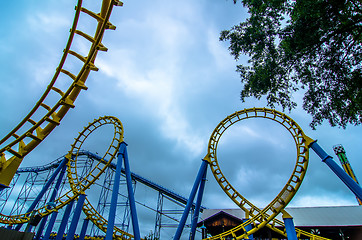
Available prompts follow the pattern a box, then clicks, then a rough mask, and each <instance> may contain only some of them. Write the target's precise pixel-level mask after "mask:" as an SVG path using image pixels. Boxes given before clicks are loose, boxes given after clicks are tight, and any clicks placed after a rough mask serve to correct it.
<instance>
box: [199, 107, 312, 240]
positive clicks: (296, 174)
mask: <svg viewBox="0 0 362 240" xmlns="http://www.w3.org/2000/svg"><path fill="white" fill-rule="evenodd" d="M248 118H265V119H269V120H272V121H275V122H277V123H279V124H281V125H282V126H283V127H285V128H286V129H287V130H288V131H289V133H290V134H291V135H292V137H293V139H294V142H295V145H296V149H297V159H296V164H295V167H294V170H293V173H292V175H291V177H290V178H289V180H288V182H287V184H286V185H285V186H284V188H283V189H282V190H281V191H280V193H279V194H278V195H277V196H276V197H275V198H274V199H273V200H272V201H271V202H270V203H269V204H268V205H267V206H266V207H265V208H264V209H259V208H257V207H256V206H254V205H253V204H252V203H251V202H249V201H248V200H247V199H246V198H244V197H243V196H242V195H241V194H240V193H239V192H238V191H236V190H235V188H234V187H233V186H232V185H231V184H230V183H229V182H228V180H227V179H226V177H225V176H224V174H223V173H222V171H221V169H220V167H219V163H218V160H217V153H216V152H217V146H218V142H219V140H220V137H221V136H222V134H223V133H224V132H225V131H226V130H227V129H228V128H229V127H230V126H232V125H233V124H235V123H236V122H239V121H242V120H245V119H248ZM312 141H313V140H312V139H311V138H309V137H308V136H306V135H305V134H304V133H303V130H302V129H301V128H300V127H299V125H298V124H297V123H296V122H295V121H294V120H293V119H291V118H290V117H288V116H287V115H285V114H283V113H281V112H278V111H276V110H272V109H267V108H251V109H244V110H242V111H238V112H235V113H234V114H231V115H229V116H227V117H226V118H225V119H224V120H222V121H221V122H220V123H219V125H218V126H217V127H216V128H215V130H214V131H213V133H212V134H211V137H210V140H209V145H208V153H207V155H206V157H205V160H207V161H209V163H210V168H211V171H212V173H213V175H214V177H215V179H216V181H217V182H218V183H219V185H220V187H221V188H222V189H223V190H224V192H225V193H226V194H227V195H228V196H229V198H230V199H231V200H232V201H233V202H234V203H235V204H236V205H238V206H239V207H240V208H241V209H242V210H243V211H244V212H245V213H246V214H247V215H249V216H250V217H251V219H250V220H248V221H247V222H245V223H243V224H241V225H239V226H237V227H235V228H234V229H231V230H229V231H227V232H224V233H222V234H220V235H217V236H214V237H211V238H209V239H223V238H224V237H226V236H235V235H239V236H237V237H236V239H242V238H246V237H247V236H248V235H250V234H253V233H255V232H256V231H257V230H258V229H260V228H262V227H264V226H265V225H267V226H268V227H270V228H272V229H273V230H275V231H277V232H279V233H281V234H283V235H285V233H284V232H283V231H281V230H278V229H277V228H275V227H274V225H275V223H277V224H279V225H282V226H284V224H283V222H281V221H278V220H276V219H275V217H276V216H277V215H278V214H279V213H280V212H281V211H282V210H283V209H284V208H285V206H286V205H287V204H288V203H289V202H290V200H291V199H292V198H293V196H294V195H295V193H296V192H297V191H298V189H299V187H300V185H301V183H302V181H303V178H304V175H305V173H306V170H307V167H308V158H309V155H308V153H309V149H308V145H309V144H310V143H311V142H312ZM271 221H273V224H268V223H269V222H271ZM248 224H253V225H254V226H258V227H257V228H253V229H251V230H249V231H246V230H245V226H247V225H248ZM240 231H241V232H242V234H240Z"/></svg>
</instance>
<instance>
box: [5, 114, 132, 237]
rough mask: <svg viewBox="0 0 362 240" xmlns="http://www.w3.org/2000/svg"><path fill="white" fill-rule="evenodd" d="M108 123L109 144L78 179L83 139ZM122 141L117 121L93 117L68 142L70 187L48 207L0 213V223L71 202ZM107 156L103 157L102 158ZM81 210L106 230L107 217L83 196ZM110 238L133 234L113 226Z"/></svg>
mask: <svg viewBox="0 0 362 240" xmlns="http://www.w3.org/2000/svg"><path fill="white" fill-rule="evenodd" d="M107 124H111V125H113V126H114V135H113V139H112V141H111V144H110V146H109V147H108V149H107V151H106V153H105V154H104V155H103V157H102V160H101V161H99V162H98V163H97V164H96V165H95V166H94V167H93V169H91V170H90V171H89V172H88V173H87V175H86V176H84V177H82V178H81V179H79V176H78V173H77V158H78V153H79V151H80V148H81V147H82V145H83V143H84V142H85V140H86V139H87V137H88V136H89V135H90V134H91V133H93V132H94V131H95V130H96V129H98V128H100V127H101V126H104V125H107ZM122 141H123V126H122V123H121V121H119V120H118V119H117V118H115V117H110V116H105V117H101V118H99V119H95V120H94V121H93V122H92V123H89V125H88V126H87V127H85V128H84V129H83V131H81V132H80V133H79V135H78V137H77V138H76V139H75V142H74V143H73V144H72V148H71V150H70V151H69V153H68V154H67V156H66V158H67V159H68V162H67V176H68V180H69V183H70V187H71V190H69V191H68V192H66V193H65V194H63V195H62V196H60V197H59V198H58V199H56V200H55V201H54V203H55V206H54V207H52V208H51V209H50V208H49V207H48V206H41V207H40V208H38V209H37V210H34V211H33V212H30V213H25V214H21V215H13V216H7V215H3V214H0V222H1V223H4V224H19V223H26V222H28V221H29V220H30V217H31V215H32V214H38V215H40V216H41V217H44V216H46V215H49V214H51V213H53V212H55V211H58V210H59V209H61V208H63V207H64V206H65V205H67V204H69V203H70V202H71V201H73V200H74V199H76V198H77V197H78V196H79V195H80V194H84V193H85V191H86V190H87V189H89V188H90V187H91V186H92V185H93V184H94V182H95V181H96V180H97V179H99V177H100V176H101V174H102V173H104V171H105V170H106V169H107V168H108V167H109V165H110V163H111V162H112V160H113V159H115V157H116V155H117V153H118V149H119V146H120V144H121V142H122ZM106 159H107V160H106ZM83 212H84V213H85V214H86V216H87V218H88V219H89V220H91V221H92V222H93V224H94V225H96V226H97V227H98V228H99V229H101V230H102V231H104V232H106V230H107V220H105V219H104V218H103V216H101V215H100V214H99V213H98V212H97V211H96V210H95V209H94V207H93V206H92V205H91V203H90V202H89V201H88V199H86V201H85V203H84V205H83ZM113 232H114V239H132V238H133V235H131V234H129V233H127V232H125V231H123V230H121V229H119V228H117V227H115V228H114V230H113Z"/></svg>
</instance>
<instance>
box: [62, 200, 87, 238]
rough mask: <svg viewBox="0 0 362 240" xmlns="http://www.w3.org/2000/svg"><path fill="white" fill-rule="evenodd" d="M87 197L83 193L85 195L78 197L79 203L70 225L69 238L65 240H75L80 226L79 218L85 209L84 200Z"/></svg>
mask: <svg viewBox="0 0 362 240" xmlns="http://www.w3.org/2000/svg"><path fill="white" fill-rule="evenodd" d="M86 196H87V195H85V194H84V193H83V194H80V195H79V197H78V202H77V205H76V206H75V210H74V213H73V218H72V222H71V223H70V227H69V231H68V234H67V238H66V239H65V240H73V239H74V234H75V230H76V229H77V226H78V222H79V217H80V214H81V212H82V208H83V205H84V200H85V197H86Z"/></svg>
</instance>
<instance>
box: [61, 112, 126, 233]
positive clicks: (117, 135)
mask: <svg viewBox="0 0 362 240" xmlns="http://www.w3.org/2000/svg"><path fill="white" fill-rule="evenodd" d="M104 125H113V127H114V132H113V134H114V135H113V139H112V141H111V144H110V146H109V147H108V149H107V151H106V153H105V154H104V155H103V157H102V159H101V160H100V161H98V162H97V164H96V165H95V166H94V167H93V169H91V170H90V171H89V172H88V173H87V175H86V176H84V177H82V179H80V177H79V175H78V172H77V162H78V161H77V159H78V155H79V153H80V151H81V148H82V146H83V144H84V142H85V141H86V139H87V138H88V137H89V135H91V134H92V133H93V132H94V131H95V130H96V129H98V128H100V127H102V126H104ZM122 141H123V126H122V123H121V121H120V120H118V118H116V117H111V116H105V117H100V118H98V119H95V120H94V121H93V122H92V123H89V125H88V126H87V127H85V128H84V129H83V131H81V132H80V133H79V135H78V137H77V138H76V139H75V142H74V143H73V144H72V149H71V150H70V151H69V154H68V156H72V157H71V158H69V161H68V163H67V167H68V168H67V175H68V180H69V184H70V187H71V189H72V192H73V194H74V195H77V196H78V195H79V194H81V193H84V192H85V190H86V189H88V188H90V186H91V185H93V184H94V182H95V181H96V180H98V179H99V177H100V176H101V174H103V173H104V171H105V170H106V169H107V168H108V167H109V165H110V164H111V162H112V161H113V159H115V158H116V155H117V153H118V149H119V146H120V144H121V143H122ZM83 212H84V213H85V214H86V216H87V218H88V219H90V220H91V221H92V222H93V224H94V225H96V226H97V227H98V228H99V229H101V230H102V231H104V232H106V230H107V220H105V219H104V218H103V216H102V215H101V214H100V213H98V212H97V211H96V210H95V208H94V207H93V206H92V204H91V203H90V202H89V201H88V199H87V198H86V200H85V203H84V206H83ZM114 230H115V232H116V236H117V237H118V238H120V239H131V238H133V236H132V235H131V234H129V233H127V232H125V231H123V230H121V229H119V228H117V227H115V228H114Z"/></svg>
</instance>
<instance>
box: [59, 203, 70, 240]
mask: <svg viewBox="0 0 362 240" xmlns="http://www.w3.org/2000/svg"><path fill="white" fill-rule="evenodd" d="M73 204H74V200H72V201H71V202H70V203H68V205H67V207H66V208H65V211H64V215H63V218H62V222H61V223H60V226H59V229H58V232H57V237H56V238H55V240H62V239H63V234H64V231H65V228H66V226H67V224H68V220H69V215H70V212H71V210H72V207H73Z"/></svg>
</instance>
